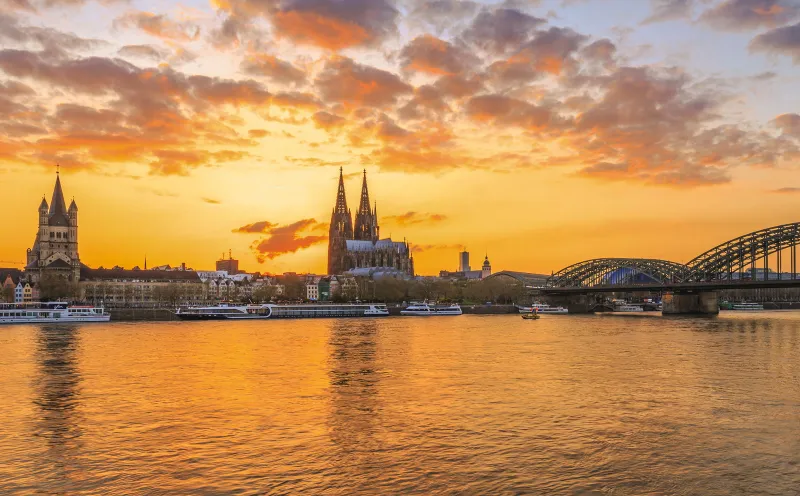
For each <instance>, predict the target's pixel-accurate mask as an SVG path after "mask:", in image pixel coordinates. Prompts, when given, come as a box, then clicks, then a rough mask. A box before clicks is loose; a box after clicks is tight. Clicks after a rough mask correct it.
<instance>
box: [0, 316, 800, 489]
mask: <svg viewBox="0 0 800 496" xmlns="http://www.w3.org/2000/svg"><path fill="white" fill-rule="evenodd" d="M0 412H1V413H2V419H1V420H0V494H104V495H105V494H176V495H177V494H181V495H183V494H265V493H266V494H382V495H383V494H386V495H388V494H398V493H402V494H436V493H439V494H441V493H444V494H491V495H496V494H614V495H626V494H631V495H634V494H635V495H639V494H698V495H716V494H719V495H728V494H775V495H797V494H800V466H799V465H798V464H799V463H800V313H793V312H774V313H759V314H746V315H745V314H725V315H722V316H720V317H719V318H715V319H690V318H662V317H660V316H642V317H638V316H637V317H628V318H624V317H621V316H545V317H543V318H542V319H541V320H538V321H523V320H522V319H520V318H519V317H518V316H491V317H488V316H487V317H481V316H466V315H465V316H462V317H439V318H413V317H410V318H386V319H382V320H363V319H362V320H302V321H299V320H298V321H261V322H239V323H224V322H219V323H217V322H200V323H130V324H127V323H113V324H95V325H80V326H66V325H59V326H41V327H40V326H19V327H17V326H15V327H0Z"/></svg>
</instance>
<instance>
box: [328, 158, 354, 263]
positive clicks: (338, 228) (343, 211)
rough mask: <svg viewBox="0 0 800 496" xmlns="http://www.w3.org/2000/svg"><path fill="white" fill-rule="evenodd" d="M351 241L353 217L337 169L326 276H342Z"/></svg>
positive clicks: (341, 176)
mask: <svg viewBox="0 0 800 496" xmlns="http://www.w3.org/2000/svg"><path fill="white" fill-rule="evenodd" d="M348 239H353V217H352V216H351V214H350V210H349V209H348V208H347V197H346V196H345V192H344V172H343V170H342V168H341V167H340V168H339V191H338V192H337V194H336V206H335V207H334V208H333V212H332V213H331V226H330V230H329V232H328V274H333V275H335V274H342V273H343V272H344V271H345V270H346V268H345V257H346V255H347V240H348Z"/></svg>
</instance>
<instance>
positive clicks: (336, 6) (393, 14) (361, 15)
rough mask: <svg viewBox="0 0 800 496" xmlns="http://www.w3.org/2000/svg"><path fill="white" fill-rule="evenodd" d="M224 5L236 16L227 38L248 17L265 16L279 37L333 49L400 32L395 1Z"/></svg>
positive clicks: (261, 0) (241, 1)
mask: <svg viewBox="0 0 800 496" xmlns="http://www.w3.org/2000/svg"><path fill="white" fill-rule="evenodd" d="M220 5H221V8H222V9H223V10H225V11H227V12H228V13H229V15H230V16H232V18H233V19H236V21H235V22H237V23H238V24H239V25H238V26H228V28H227V31H228V32H227V35H228V36H227V37H228V38H231V37H234V33H235V32H237V31H238V28H239V27H241V26H242V25H243V24H244V21H242V19H244V18H247V17H248V16H254V15H255V16H263V17H265V18H267V19H269V21H270V22H271V24H272V26H273V29H274V33H275V35H276V36H278V37H279V38H287V39H289V40H291V41H292V42H293V43H297V44H307V45H314V46H318V47H321V48H327V49H331V50H341V49H344V48H348V47H354V46H374V45H376V44H378V43H379V42H381V41H382V40H384V39H385V38H386V37H388V36H390V35H393V34H395V33H396V32H397V26H396V20H397V16H398V11H397V9H396V8H395V7H394V1H392V0H348V1H346V2H343V1H340V0H226V1H225V2H220Z"/></svg>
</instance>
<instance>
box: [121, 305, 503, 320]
mask: <svg viewBox="0 0 800 496" xmlns="http://www.w3.org/2000/svg"><path fill="white" fill-rule="evenodd" d="M403 308H405V307H403V306H390V307H389V315H392V316H398V315H400V311H401V310H402V309H403ZM461 310H462V311H463V312H464V313H465V314H474V315H506V314H513V313H517V307H515V306H514V305H464V306H462V307H461ZM108 312H109V313H110V314H111V320H112V321H114V322H140V321H141V322H170V321H173V320H178V318H177V317H176V316H175V312H173V311H171V310H168V309H166V308H112V309H109V310H108Z"/></svg>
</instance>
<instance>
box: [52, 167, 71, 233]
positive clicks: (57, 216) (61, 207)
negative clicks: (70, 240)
mask: <svg viewBox="0 0 800 496" xmlns="http://www.w3.org/2000/svg"><path fill="white" fill-rule="evenodd" d="M49 218H50V222H49V224H50V226H51V227H67V226H69V218H68V217H67V204H66V203H65V202H64V192H63V191H62V190H61V176H59V175H57V176H56V186H55V188H54V189H53V199H52V200H51V201H50V215H49Z"/></svg>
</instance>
